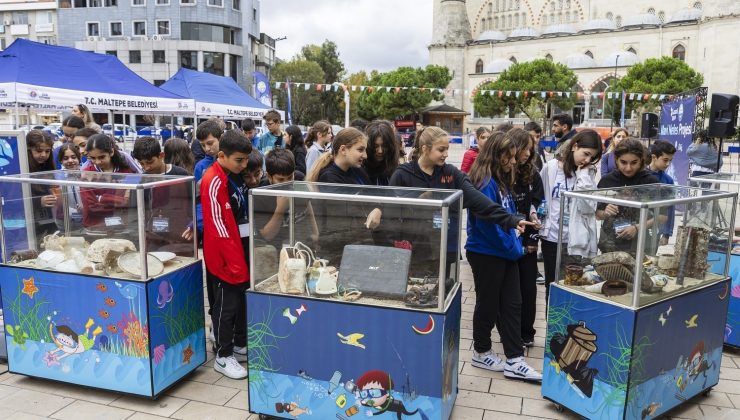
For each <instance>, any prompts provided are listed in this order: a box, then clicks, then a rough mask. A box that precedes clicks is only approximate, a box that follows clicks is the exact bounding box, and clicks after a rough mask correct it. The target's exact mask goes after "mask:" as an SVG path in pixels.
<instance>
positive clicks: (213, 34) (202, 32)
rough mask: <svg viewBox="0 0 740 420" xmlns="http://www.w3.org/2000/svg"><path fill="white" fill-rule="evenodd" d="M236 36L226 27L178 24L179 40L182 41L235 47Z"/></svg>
mask: <svg viewBox="0 0 740 420" xmlns="http://www.w3.org/2000/svg"><path fill="white" fill-rule="evenodd" d="M237 35H238V34H237V33H236V30H234V29H233V28H230V27H226V26H219V25H211V24H208V23H194V22H182V23H181V24H180V39H182V40H183V41H211V42H220V43H223V44H232V45H237V41H238V38H239V37H238V36H237Z"/></svg>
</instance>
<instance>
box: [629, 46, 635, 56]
mask: <svg viewBox="0 0 740 420" xmlns="http://www.w3.org/2000/svg"><path fill="white" fill-rule="evenodd" d="M627 52H631V53H632V54H635V55H637V51H636V50H635V49H634V48H633V47H629V48H628V49H627Z"/></svg>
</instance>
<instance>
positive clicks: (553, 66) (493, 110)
mask: <svg viewBox="0 0 740 420" xmlns="http://www.w3.org/2000/svg"><path fill="white" fill-rule="evenodd" d="M577 82H578V77H577V76H576V75H575V73H573V71H572V70H570V69H569V68H568V67H566V66H564V65H562V64H559V63H554V62H552V61H550V60H546V59H539V60H533V61H529V62H526V63H519V64H514V65H512V66H511V67H509V68H508V69H507V70H505V71H504V72H502V73H501V74H500V75H499V77H498V79H496V80H494V81H492V82H489V83H486V84H485V85H483V86H481V88H480V90H479V91H478V93H477V94H476V95H475V98H474V99H473V103H474V105H475V109H476V111H478V113H479V114H480V115H482V116H484V117H493V116H496V115H500V114H507V115H513V114H514V113H515V112H521V113H524V114H525V115H526V116H527V117H529V118H530V119H532V120H536V119H537V118H538V117H539V116H543V115H546V111H547V104H548V103H552V104H554V105H556V106H557V107H558V108H561V109H569V108H572V107H573V105H574V104H575V100H576V95H575V94H571V95H570V97H567V96H566V97H562V96H558V95H553V96H550V95H549V94H545V97H544V98H543V97H542V95H541V94H532V93H531V92H532V91H537V92H571V91H573V87H574V86H576V83H577ZM485 90H497V91H498V90H501V91H504V94H503V95H502V96H501V97H499V96H498V94H497V93H490V94H483V91H485ZM506 91H512V92H516V91H522V92H524V91H526V92H529V93H528V94H527V95H525V94H524V93H521V94H519V96H518V97H517V96H516V95H514V96H507V95H506Z"/></svg>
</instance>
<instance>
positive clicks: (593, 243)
mask: <svg viewBox="0 0 740 420" xmlns="http://www.w3.org/2000/svg"><path fill="white" fill-rule="evenodd" d="M564 197H565V199H564V200H562V201H561V207H563V206H565V205H570V206H571V207H570V208H571V210H566V211H565V213H563V212H561V214H566V215H567V217H564V218H561V219H560V224H559V226H560V232H559V235H560V237H561V238H563V237H566V238H568V242H561V246H560V252H559V253H558V255H559V256H560V258H558V263H557V266H558V267H559V270H558V273H559V274H560V277H559V279H558V280H559V282H560V284H561V285H563V286H566V287H568V288H573V289H577V290H581V291H583V292H585V293H588V294H590V295H593V296H598V297H601V298H604V299H607V300H609V301H611V302H615V303H619V304H622V305H626V306H632V307H640V306H645V305H648V304H651V303H654V302H656V301H659V300H661V299H665V298H668V297H670V296H674V295H677V294H680V293H683V292H685V291H687V290H691V289H694V288H697V287H701V286H704V285H707V284H711V283H713V282H718V281H722V280H724V279H725V278H726V276H727V266H725V267H722V270H720V271H716V272H713V271H712V270H709V267H710V266H709V264H708V255H709V252H710V250H713V251H721V252H722V253H725V254H727V253H728V252H729V249H730V246H731V242H732V228H731V226H733V225H734V220H735V205H736V201H737V195H736V194H732V193H728V192H722V191H708V190H702V189H699V188H691V187H682V186H675V185H666V184H651V185H641V186H634V187H624V188H614V189H599V190H592V191H579V192H565V193H564ZM573 212H576V213H577V214H575V213H573ZM637 262H639V263H637Z"/></svg>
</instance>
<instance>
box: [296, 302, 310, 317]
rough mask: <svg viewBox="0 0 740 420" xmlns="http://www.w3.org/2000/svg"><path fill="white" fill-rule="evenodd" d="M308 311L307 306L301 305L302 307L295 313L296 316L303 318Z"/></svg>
mask: <svg viewBox="0 0 740 420" xmlns="http://www.w3.org/2000/svg"><path fill="white" fill-rule="evenodd" d="M307 310H308V307H307V306H306V305H305V304H303V303H301V306H300V307H299V308H298V309H296V310H295V313H296V315H298V316H301V315H302V314H303V313H304V312H306V311H307Z"/></svg>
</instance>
